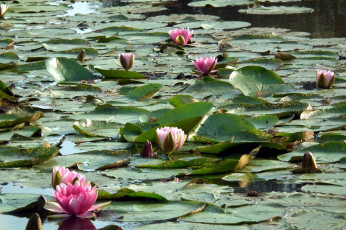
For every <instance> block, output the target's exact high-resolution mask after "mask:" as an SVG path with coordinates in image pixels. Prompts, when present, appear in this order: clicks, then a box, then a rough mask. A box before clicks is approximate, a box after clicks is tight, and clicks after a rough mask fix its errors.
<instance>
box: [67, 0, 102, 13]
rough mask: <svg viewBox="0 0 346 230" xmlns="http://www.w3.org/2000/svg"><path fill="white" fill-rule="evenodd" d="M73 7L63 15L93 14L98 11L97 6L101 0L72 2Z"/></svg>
mask: <svg viewBox="0 0 346 230" xmlns="http://www.w3.org/2000/svg"><path fill="white" fill-rule="evenodd" d="M71 6H72V9H69V10H67V11H66V14H64V15H63V16H75V15H76V14H92V13H96V10H95V9H97V8H99V7H100V3H99V2H92V3H89V2H75V3H72V4H71Z"/></svg>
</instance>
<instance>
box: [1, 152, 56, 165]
mask: <svg viewBox="0 0 346 230" xmlns="http://www.w3.org/2000/svg"><path fill="white" fill-rule="evenodd" d="M0 152H1V155H0V167H1V168H7V167H25V166H33V165H36V164H42V163H44V162H47V161H50V160H51V159H53V158H54V157H55V156H56V155H57V154H58V153H59V149H58V148H57V147H37V148H31V149H19V148H15V147H1V148H0Z"/></svg>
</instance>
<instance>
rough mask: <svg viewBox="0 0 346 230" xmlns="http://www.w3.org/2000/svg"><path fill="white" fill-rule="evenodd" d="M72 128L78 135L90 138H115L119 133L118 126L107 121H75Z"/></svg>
mask: <svg viewBox="0 0 346 230" xmlns="http://www.w3.org/2000/svg"><path fill="white" fill-rule="evenodd" d="M73 128H74V129H75V130H76V131H77V132H79V133H80V134H84V135H86V136H91V137H115V136H116V135H117V134H118V133H119V131H118V130H119V124H118V123H115V122H107V121H91V120H88V119H87V120H82V121H77V122H75V123H74V124H73Z"/></svg>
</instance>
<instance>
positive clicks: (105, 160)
mask: <svg viewBox="0 0 346 230" xmlns="http://www.w3.org/2000/svg"><path fill="white" fill-rule="evenodd" d="M129 161H130V159H129V153H128V152H127V151H123V150H102V151H88V152H83V153H74V154H70V155H64V156H58V157H56V158H55V159H53V160H52V161H51V162H49V163H48V164H45V168H49V167H53V166H54V165H60V166H64V167H73V166H76V167H77V168H78V169H79V170H82V171H86V172H89V171H95V170H104V169H109V168H116V167H123V166H126V165H127V164H128V163H129Z"/></svg>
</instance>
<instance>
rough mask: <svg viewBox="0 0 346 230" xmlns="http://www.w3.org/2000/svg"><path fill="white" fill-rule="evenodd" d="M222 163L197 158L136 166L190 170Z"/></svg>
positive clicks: (213, 159)
mask: <svg viewBox="0 0 346 230" xmlns="http://www.w3.org/2000/svg"><path fill="white" fill-rule="evenodd" d="M217 161H220V159H217V158H197V159H193V160H189V161H185V160H174V161H165V162H163V163H159V164H150V165H136V167H137V168H159V169H160V168H161V169H164V168H188V167H203V166H204V165H205V164H211V163H215V162H217Z"/></svg>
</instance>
